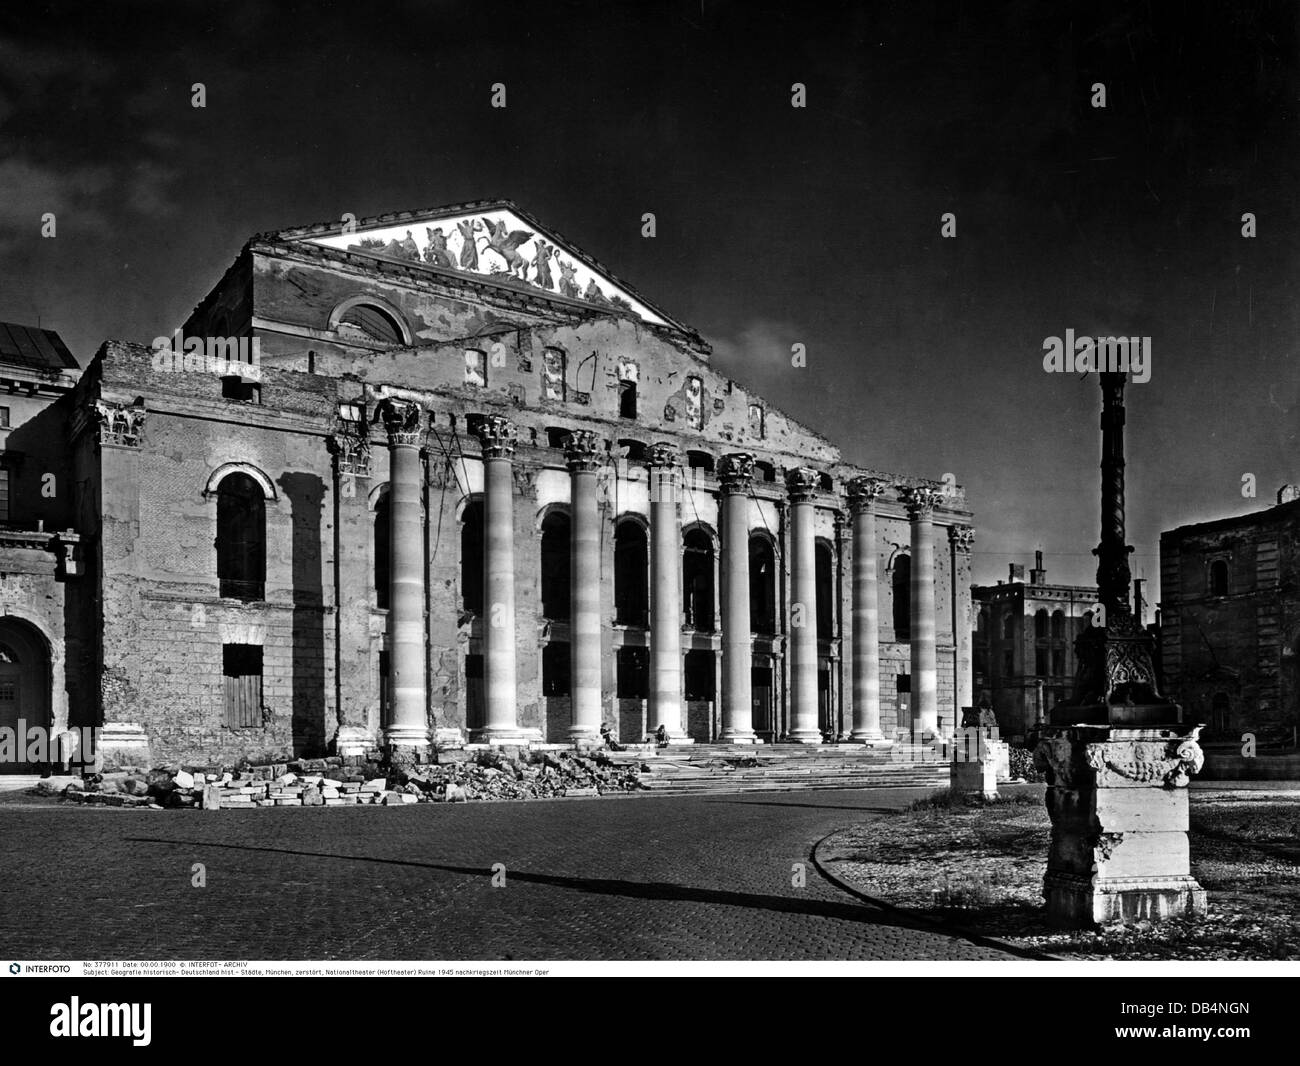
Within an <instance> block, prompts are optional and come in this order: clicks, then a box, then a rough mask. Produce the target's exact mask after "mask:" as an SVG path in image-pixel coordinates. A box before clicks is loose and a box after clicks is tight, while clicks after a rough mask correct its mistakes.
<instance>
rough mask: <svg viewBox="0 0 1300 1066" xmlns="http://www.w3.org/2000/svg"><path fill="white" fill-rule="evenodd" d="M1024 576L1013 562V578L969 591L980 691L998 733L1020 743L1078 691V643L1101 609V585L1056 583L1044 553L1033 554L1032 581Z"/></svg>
mask: <svg viewBox="0 0 1300 1066" xmlns="http://www.w3.org/2000/svg"><path fill="white" fill-rule="evenodd" d="M1024 578H1025V568H1024V566H1023V565H1018V564H1016V563H1012V564H1011V565H1010V569H1009V576H1008V580H1007V581H1005V582H1002V581H999V582H998V583H997V584H996V585H976V586H975V587H974V588H972V589H971V596H972V598H973V600H974V602H975V605H976V609H977V611H978V614H977V615H976V627H975V637H974V648H975V692H976V694H977V696H987V697H988V699H989V701H990V702H991V704H992V707H993V711H994V713H995V714H996V715H997V719H998V729H999V731H1000V732H1001V734H1002V735H1003V736H1004V737H1006V738H1007V739H1009V740H1011V741H1014V742H1017V743H1018V742H1020V741H1022V740H1023V739H1024V738H1025V736H1026V735H1027V734H1028V733H1029V731H1030V730H1031V729H1033V728H1034V726H1035V725H1036V724H1037V723H1038V722H1039V721H1041V720H1042V719H1043V717H1044V716H1045V715H1046V713H1047V712H1048V711H1049V710H1050V709H1051V708H1052V707H1054V706H1055V705H1056V704H1057V703H1059V702H1061V701H1062V700H1067V699H1071V698H1072V697H1073V696H1074V678H1075V670H1076V667H1077V665H1078V663H1077V659H1076V656H1075V652H1074V641H1075V638H1076V637H1077V636H1078V635H1079V634H1080V633H1081V632H1083V630H1084V629H1085V628H1087V627H1088V626H1089V625H1091V624H1092V612H1093V611H1094V610H1095V609H1096V607H1097V589H1096V587H1095V586H1094V587H1092V588H1088V587H1086V586H1080V585H1053V584H1050V583H1049V582H1048V580H1047V571H1046V569H1044V567H1043V553H1042V552H1035V553H1034V568H1033V569H1032V570H1030V571H1029V583H1028V584H1026V583H1025V579H1024Z"/></svg>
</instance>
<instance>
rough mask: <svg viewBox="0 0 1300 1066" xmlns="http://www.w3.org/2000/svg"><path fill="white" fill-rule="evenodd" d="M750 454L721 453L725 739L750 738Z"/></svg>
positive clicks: (742, 741)
mask: <svg viewBox="0 0 1300 1066" xmlns="http://www.w3.org/2000/svg"><path fill="white" fill-rule="evenodd" d="M753 476H754V457H753V456H752V455H750V454H749V453H748V452H733V453H732V454H730V455H724V456H723V457H722V462H721V463H720V464H719V466H718V477H719V479H720V480H721V481H722V587H723V600H722V733H721V735H720V736H719V738H718V739H719V740H721V741H722V743H724V744H753V743H754V741H755V740H756V739H757V738H756V737H755V735H754V701H753V697H752V691H751V681H752V676H753V675H752V669H753V652H752V647H751V645H752V641H751V638H750V632H749V486H750V482H751V480H752V479H753Z"/></svg>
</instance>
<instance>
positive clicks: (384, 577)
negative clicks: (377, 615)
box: [374, 492, 392, 610]
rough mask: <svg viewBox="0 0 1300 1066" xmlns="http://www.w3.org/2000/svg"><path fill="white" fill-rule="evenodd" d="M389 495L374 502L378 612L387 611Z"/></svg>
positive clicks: (389, 544)
mask: <svg viewBox="0 0 1300 1066" xmlns="http://www.w3.org/2000/svg"><path fill="white" fill-rule="evenodd" d="M388 501H389V495H388V493H387V492H385V493H383V494H382V495H381V496H380V497H379V499H378V500H377V501H376V502H375V521H374V530H375V606H376V607H378V608H379V609H380V610H387V609H388V589H389V582H390V572H389V562H388V560H389V549H390V547H391V537H392V527H391V525H390V524H389V515H390V514H391V513H392V511H391V509H390V508H389V506H388Z"/></svg>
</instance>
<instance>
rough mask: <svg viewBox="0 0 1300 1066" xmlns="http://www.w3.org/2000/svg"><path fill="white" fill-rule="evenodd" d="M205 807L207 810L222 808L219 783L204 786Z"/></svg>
mask: <svg viewBox="0 0 1300 1066" xmlns="http://www.w3.org/2000/svg"><path fill="white" fill-rule="evenodd" d="M203 809H204V810H205V811H219V810H221V787H220V786H219V785H215V784H212V785H204V786H203Z"/></svg>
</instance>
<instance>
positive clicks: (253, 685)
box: [221, 644, 262, 729]
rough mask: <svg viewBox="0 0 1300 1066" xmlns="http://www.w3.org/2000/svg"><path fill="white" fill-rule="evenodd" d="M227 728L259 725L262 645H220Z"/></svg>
mask: <svg viewBox="0 0 1300 1066" xmlns="http://www.w3.org/2000/svg"><path fill="white" fill-rule="evenodd" d="M221 672H222V674H223V675H224V683H225V700H226V713H225V724H226V728H227V729H260V728H261V726H262V646H261V645H260V644H224V645H222V648H221Z"/></svg>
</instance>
